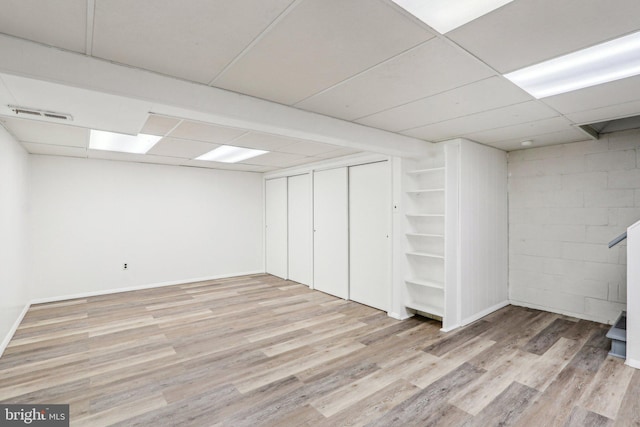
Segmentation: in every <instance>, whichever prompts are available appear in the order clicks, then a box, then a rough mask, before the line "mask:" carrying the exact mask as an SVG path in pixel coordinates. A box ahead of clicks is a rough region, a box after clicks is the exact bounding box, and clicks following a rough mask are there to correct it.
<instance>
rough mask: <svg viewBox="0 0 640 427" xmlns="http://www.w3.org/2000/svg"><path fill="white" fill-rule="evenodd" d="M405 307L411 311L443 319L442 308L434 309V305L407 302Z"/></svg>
mask: <svg viewBox="0 0 640 427" xmlns="http://www.w3.org/2000/svg"><path fill="white" fill-rule="evenodd" d="M405 306H406V307H408V308H410V309H412V310H418V311H422V312H425V313H429V314H433V315H435V316H438V317H444V309H443V308H442V307H436V306H435V305H427V304H419V303H416V302H413V301H408V302H407V303H406V304H405Z"/></svg>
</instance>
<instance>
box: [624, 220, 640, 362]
mask: <svg viewBox="0 0 640 427" xmlns="http://www.w3.org/2000/svg"><path fill="white" fill-rule="evenodd" d="M627 236H628V237H627V241H628V245H627V249H628V255H629V259H630V260H636V262H630V263H629V265H628V266H627V275H628V287H629V293H628V297H629V300H628V303H627V360H626V363H627V365H629V366H632V367H634V368H637V369H640V263H638V262H637V260H638V259H640V221H638V222H636V223H635V224H634V225H632V226H631V227H629V228H628V229H627Z"/></svg>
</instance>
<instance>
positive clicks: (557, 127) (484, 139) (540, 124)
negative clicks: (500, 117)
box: [464, 117, 574, 144]
mask: <svg viewBox="0 0 640 427" xmlns="http://www.w3.org/2000/svg"><path fill="white" fill-rule="evenodd" d="M572 129H574V126H572V125H571V122H569V120H567V119H565V118H564V117H552V118H550V119H544V120H538V121H535V122H528V123H521V124H518V125H514V126H505V127H501V128H498V129H491V130H487V131H483V132H476V133H470V134H466V135H464V137H465V138H469V139H472V140H474V141H476V142H480V143H483V144H491V143H492V142H496V141H505V140H516V139H517V140H519V141H523V140H527V139H533V140H535V136H536V135H540V134H547V133H552V132H561V131H566V130H572Z"/></svg>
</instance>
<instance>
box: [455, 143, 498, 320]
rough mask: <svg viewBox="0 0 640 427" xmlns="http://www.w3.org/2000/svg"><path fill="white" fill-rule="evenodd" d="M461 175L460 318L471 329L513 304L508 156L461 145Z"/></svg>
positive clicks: (473, 145)
mask: <svg viewBox="0 0 640 427" xmlns="http://www.w3.org/2000/svg"><path fill="white" fill-rule="evenodd" d="M459 174H460V177H459V179H460V186H459V227H460V228H459V231H458V233H459V234H458V236H459V244H458V253H459V256H460V264H459V273H458V274H459V275H460V279H459V280H460V282H461V284H462V290H463V291H462V292H461V294H460V298H461V306H460V310H461V313H460V314H461V320H462V324H467V323H469V322H471V321H473V320H476V319H477V318H478V316H479V315H481V314H482V315H483V314H488V313H490V312H492V311H494V310H496V309H497V308H498V307H501V306H504V305H506V304H507V302H508V298H509V297H508V260H507V251H508V249H507V247H508V227H507V224H508V222H507V221H508V220H507V216H508V209H507V158H506V153H505V152H504V151H501V150H497V149H495V148H491V147H487V146H484V145H480V144H476V143H474V142H471V141H466V140H461V141H460V166H459Z"/></svg>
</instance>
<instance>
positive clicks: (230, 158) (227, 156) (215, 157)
mask: <svg viewBox="0 0 640 427" xmlns="http://www.w3.org/2000/svg"><path fill="white" fill-rule="evenodd" d="M264 153H268V151H264V150H253V149H250V148H242V147H234V146H232V145H221V146H220V147H218V148H216V149H215V150H211V151H209V152H208V153H205V154H203V155H202V156H200V157H196V160H207V161H211V162H224V163H237V162H241V161H243V160H247V159H250V158H252V157H256V156H260V155H262V154H264Z"/></svg>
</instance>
